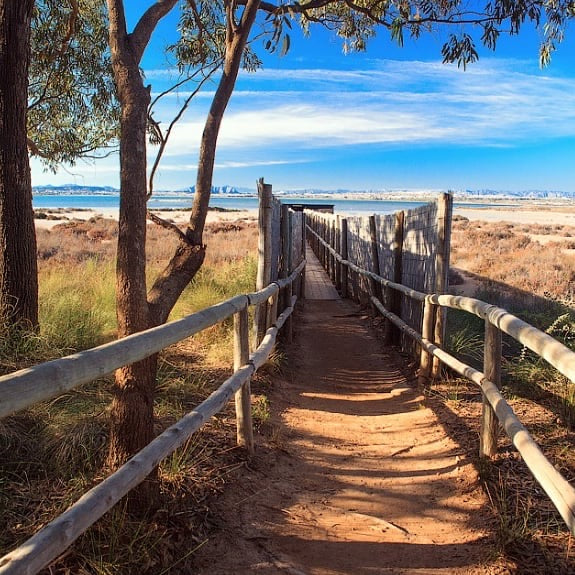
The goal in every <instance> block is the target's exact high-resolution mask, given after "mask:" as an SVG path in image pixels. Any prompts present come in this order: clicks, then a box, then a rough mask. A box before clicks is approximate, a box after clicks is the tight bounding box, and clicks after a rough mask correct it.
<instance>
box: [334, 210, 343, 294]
mask: <svg viewBox="0 0 575 575" xmlns="http://www.w3.org/2000/svg"><path fill="white" fill-rule="evenodd" d="M334 234H335V235H334V241H335V246H334V248H335V251H336V252H337V253H338V255H340V256H341V218H340V216H336V217H335V229H334ZM334 265H335V287H336V289H337V290H339V291H341V264H340V263H339V261H338V260H335V264H334Z"/></svg>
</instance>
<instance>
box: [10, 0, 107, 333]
mask: <svg viewBox="0 0 575 575" xmlns="http://www.w3.org/2000/svg"><path fill="white" fill-rule="evenodd" d="M105 16H106V12H105V4H104V1H103V0H65V1H63V2H60V1H56V0H37V1H36V2H34V1H33V0H25V1H23V2H18V1H13V0H2V1H1V2H0V27H1V28H0V30H1V32H0V64H1V65H0V116H1V119H0V140H1V141H0V247H1V249H0V318H1V319H2V321H3V323H4V324H5V325H6V326H14V325H17V326H21V327H32V328H35V327H36V326H37V325H38V278H37V263H36V236H35V230H34V214H33V210H32V184H31V179H30V165H29V156H28V154H29V153H30V154H31V155H34V156H39V157H40V158H41V160H42V162H43V163H44V164H45V165H46V167H47V168H48V169H54V168H55V166H56V165H58V164H61V163H63V162H64V163H68V164H73V163H74V161H75V160H76V159H77V158H79V157H86V156H90V155H91V154H93V153H96V150H101V149H102V148H103V147H104V146H106V145H107V144H108V143H109V142H110V141H113V139H114V138H115V136H116V133H117V123H118V122H117V113H116V110H117V105H116V103H115V98H114V87H113V82H112V75H111V70H110V63H109V58H108V53H107V41H106V40H107V24H106V18H105Z"/></svg>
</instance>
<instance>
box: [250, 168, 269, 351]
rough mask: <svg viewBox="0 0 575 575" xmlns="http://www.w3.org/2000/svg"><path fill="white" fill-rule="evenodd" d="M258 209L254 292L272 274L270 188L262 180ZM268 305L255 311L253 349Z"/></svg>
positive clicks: (262, 333)
mask: <svg viewBox="0 0 575 575" xmlns="http://www.w3.org/2000/svg"><path fill="white" fill-rule="evenodd" d="M258 195H259V200H260V202H259V203H260V209H259V217H258V228H259V238H258V274H257V279H256V290H261V289H263V288H265V287H266V286H268V285H269V283H270V282H271V273H272V186H271V185H270V184H265V183H264V179H263V178H260V180H259V182H258ZM267 308H268V304H267V302H264V303H262V304H259V305H258V306H256V309H255V321H254V328H255V347H256V348H257V347H258V346H259V344H260V343H261V342H262V340H263V338H264V336H265V333H266V329H267V325H266V324H267V319H268V309H267Z"/></svg>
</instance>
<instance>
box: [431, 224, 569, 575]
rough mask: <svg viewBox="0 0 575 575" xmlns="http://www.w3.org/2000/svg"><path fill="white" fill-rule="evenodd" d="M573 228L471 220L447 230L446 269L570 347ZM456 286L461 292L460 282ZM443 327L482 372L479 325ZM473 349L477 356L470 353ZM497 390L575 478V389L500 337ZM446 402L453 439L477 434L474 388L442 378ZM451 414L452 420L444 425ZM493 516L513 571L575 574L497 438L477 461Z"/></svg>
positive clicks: (553, 519)
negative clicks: (493, 452)
mask: <svg viewBox="0 0 575 575" xmlns="http://www.w3.org/2000/svg"><path fill="white" fill-rule="evenodd" d="M574 235H575V228H573V227H569V226H561V225H553V226H540V225H539V226H537V225H530V226H526V225H514V224H511V223H483V222H470V221H468V220H467V219H466V218H461V217H459V218H456V219H455V221H454V225H453V236H452V259H451V263H452V265H453V266H455V267H456V268H458V269H459V270H462V272H463V276H464V277H467V278H472V280H473V281H474V284H475V293H474V294H472V293H467V294H466V295H475V297H478V298H479V299H482V300H485V301H488V302H490V303H494V304H496V305H499V306H501V307H504V308H506V309H508V310H509V311H511V312H512V313H515V314H516V315H519V316H520V317H523V318H524V319H526V320H527V321H529V322H530V323H532V324H533V325H536V326H537V327H539V328H540V329H543V330H545V331H547V332H548V333H550V334H551V335H553V336H554V337H556V338H557V339H560V340H561V341H563V342H564V343H565V344H566V345H568V346H570V347H571V348H572V349H575V311H574V310H573V307H572V306H573V304H574V303H575V255H574V254H573V251H572V250H573V248H574V242H573V240H572V239H570V238H572V237H573V236H574ZM454 289H455V290H458V289H461V288H460V287H459V286H455V287H454ZM449 318H450V319H449V321H448V324H449V329H450V332H452V334H455V336H458V337H455V336H454V337H453V338H452V339H453V340H454V341H455V343H456V344H457V345H456V346H455V347H459V350H460V355H461V356H463V358H464V359H466V360H467V361H468V362H469V363H472V364H475V366H476V367H478V368H479V369H481V363H482V357H481V356H482V354H481V351H482V349H481V344H480V343H478V341H477V339H478V338H479V339H480V340H482V338H483V336H482V322H481V321H477V322H475V321H473V320H474V318H471V319H470V318H469V316H468V315H465V317H462V314H460V313H458V312H454V313H450V315H449ZM477 352H479V354H477ZM504 355H505V361H504V373H503V378H502V379H503V391H504V394H505V395H506V397H507V399H508V401H509V402H510V404H511V405H512V407H513V409H514V411H515V412H516V413H517V415H518V416H519V418H520V420H521V421H522V422H523V423H524V425H525V426H526V427H527V428H528V430H529V431H530V433H531V434H532V435H533V436H534V438H535V440H536V441H537V442H538V443H539V445H540V446H541V447H542V449H543V451H544V452H545V454H546V456H547V457H548V458H549V459H550V460H551V461H552V462H553V464H554V465H555V466H556V467H557V468H558V469H559V470H560V471H561V473H562V474H563V475H564V476H565V477H566V478H567V479H568V480H570V481H574V480H575V455H574V453H575V451H574V450H573V447H574V446H575V435H574V430H575V384H573V383H572V382H569V381H567V380H566V379H565V378H564V377H562V376H560V374H558V373H557V372H556V370H554V369H553V368H551V367H550V366H549V365H548V364H546V362H544V361H543V360H541V359H539V358H538V357H536V356H535V355H534V354H531V353H530V352H529V353H528V352H527V351H526V350H524V349H521V348H520V347H519V346H518V345H517V344H514V342H512V341H511V340H505V341H504ZM431 393H432V395H435V394H438V395H439V396H441V397H443V398H444V400H447V403H446V404H444V405H445V407H444V414H445V413H447V414H448V415H447V417H446V420H447V421H448V422H449V421H450V424H449V425H448V429H450V430H451V431H452V432H453V433H454V435H456V436H457V438H458V440H459V441H461V442H464V443H465V442H467V443H470V442H471V443H472V444H473V445H471V447H470V449H471V453H472V454H473V453H477V450H478V445H477V441H476V438H477V437H478V432H479V429H478V428H479V421H480V413H481V397H480V392H479V390H478V389H476V388H475V387H474V386H473V384H471V383H469V382H465V381H462V380H455V381H443V382H441V383H439V384H437V386H436V387H435V388H434V390H432V392H431ZM449 414H454V415H456V417H452V418H451V419H450V417H449ZM478 466H479V469H480V471H481V473H482V477H483V479H484V481H485V485H486V489H487V492H488V494H489V496H490V499H491V502H492V504H493V506H494V508H495V509H496V510H497V513H498V517H499V525H498V541H499V544H500V551H501V552H502V553H503V554H504V555H505V556H506V557H507V558H508V559H509V560H510V562H511V564H513V565H514V567H512V569H511V571H512V572H518V573H526V574H536V573H537V574H538V573H560V574H563V573H565V574H567V573H574V572H575V557H574V554H573V552H572V550H571V545H572V543H571V536H570V535H569V532H568V530H567V528H566V527H565V525H564V524H563V521H562V520H561V518H560V516H559V514H558V513H557V511H556V510H555V509H554V507H553V505H552V504H551V502H550V501H549V499H548V498H547V496H546V495H545V494H544V493H543V492H542V490H541V488H540V487H539V486H538V485H537V484H536V482H535V480H534V479H533V478H532V476H531V473H530V472H529V471H528V469H527V468H526V466H525V465H524V463H523V462H522V460H521V457H520V456H519V455H518V454H517V452H516V451H515V449H514V448H513V447H512V446H511V444H510V442H509V440H508V439H507V438H506V437H504V436H503V434H502V435H501V437H500V442H499V453H498V455H497V456H496V458H495V459H494V461H493V462H490V463H485V462H478Z"/></svg>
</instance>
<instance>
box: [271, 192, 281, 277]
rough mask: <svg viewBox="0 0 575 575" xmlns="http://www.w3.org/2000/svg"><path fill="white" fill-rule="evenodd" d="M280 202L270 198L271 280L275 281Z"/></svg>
mask: <svg viewBox="0 0 575 575" xmlns="http://www.w3.org/2000/svg"><path fill="white" fill-rule="evenodd" d="M281 215H282V205H281V202H280V201H279V200H278V199H276V198H275V197H273V198H272V262H271V279H272V281H275V280H277V279H278V277H279V269H280V260H281V249H282V244H281V242H282V238H281Z"/></svg>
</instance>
